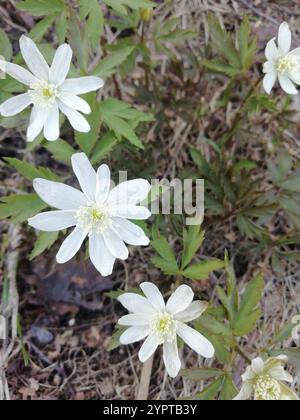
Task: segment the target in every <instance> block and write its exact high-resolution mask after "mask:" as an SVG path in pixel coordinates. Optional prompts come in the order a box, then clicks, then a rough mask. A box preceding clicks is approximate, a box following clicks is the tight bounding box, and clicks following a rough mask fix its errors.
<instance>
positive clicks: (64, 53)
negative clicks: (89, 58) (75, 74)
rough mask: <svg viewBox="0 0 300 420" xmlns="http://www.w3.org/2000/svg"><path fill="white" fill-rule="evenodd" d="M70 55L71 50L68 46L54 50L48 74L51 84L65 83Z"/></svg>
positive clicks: (64, 45) (70, 59)
mask: <svg viewBox="0 0 300 420" xmlns="http://www.w3.org/2000/svg"><path fill="white" fill-rule="evenodd" d="M72 55H73V52H72V49H71V47H70V46H69V45H68V44H63V45H61V46H60V47H59V48H58V49H57V50H56V53H55V56H54V59H53V62H52V65H51V68H50V72H49V79H50V82H51V83H53V84H55V85H61V84H62V83H63V82H64V81H65V79H66V77H67V74H68V73H69V70H70V65H71V61H72Z"/></svg>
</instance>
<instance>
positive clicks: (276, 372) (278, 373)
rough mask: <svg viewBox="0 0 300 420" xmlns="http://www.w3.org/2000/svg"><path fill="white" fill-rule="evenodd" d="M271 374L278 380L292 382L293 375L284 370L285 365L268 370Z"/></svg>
mask: <svg viewBox="0 0 300 420" xmlns="http://www.w3.org/2000/svg"><path fill="white" fill-rule="evenodd" d="M268 373H269V375H270V376H271V377H272V378H274V379H276V380H277V381H285V382H289V383H292V382H293V377H292V375H290V374H289V373H288V372H287V371H286V370H284V367H283V366H279V365H277V366H274V367H272V368H271V369H270V370H269V371H268Z"/></svg>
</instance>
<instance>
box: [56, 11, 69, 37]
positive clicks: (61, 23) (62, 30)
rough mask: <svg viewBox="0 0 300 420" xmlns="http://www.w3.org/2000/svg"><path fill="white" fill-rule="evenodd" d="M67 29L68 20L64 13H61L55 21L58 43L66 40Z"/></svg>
mask: <svg viewBox="0 0 300 420" xmlns="http://www.w3.org/2000/svg"><path fill="white" fill-rule="evenodd" d="M67 31H68V20H67V16H66V13H61V14H60V15H59V16H58V18H57V19H56V22H55V32H56V36H57V39H58V42H59V43H60V44H62V43H64V42H65V40H66V36H67Z"/></svg>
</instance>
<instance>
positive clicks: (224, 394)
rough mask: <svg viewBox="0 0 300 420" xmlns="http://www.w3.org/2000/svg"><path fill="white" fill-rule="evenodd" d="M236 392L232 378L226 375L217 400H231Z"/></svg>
mask: <svg viewBox="0 0 300 420" xmlns="http://www.w3.org/2000/svg"><path fill="white" fill-rule="evenodd" d="M237 394H238V390H237V388H236V386H235V384H234V382H233V379H232V378H231V377H230V376H229V375H226V376H225V377H224V382H223V386H222V389H221V392H220V396H219V400H220V401H232V400H233V399H234V397H236V396H237Z"/></svg>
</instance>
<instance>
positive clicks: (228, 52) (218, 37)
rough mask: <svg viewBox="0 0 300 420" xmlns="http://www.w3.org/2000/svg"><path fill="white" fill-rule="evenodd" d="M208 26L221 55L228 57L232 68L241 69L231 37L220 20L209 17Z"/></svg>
mask: <svg viewBox="0 0 300 420" xmlns="http://www.w3.org/2000/svg"><path fill="white" fill-rule="evenodd" d="M208 25H209V30H210V33H211V37H212V40H213V43H214V45H215V47H216V48H217V49H218V51H219V53H220V54H222V55H223V56H224V57H226V59H227V60H228V62H229V63H230V65H231V66H232V67H234V68H236V69H239V68H240V60H239V56H238V52H237V50H236V48H235V46H234V43H233V40H232V37H231V35H230V34H229V33H228V32H227V31H226V30H225V29H223V28H222V27H221V25H220V23H219V21H218V19H217V18H216V17H214V16H213V15H210V16H209V17H208Z"/></svg>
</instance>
